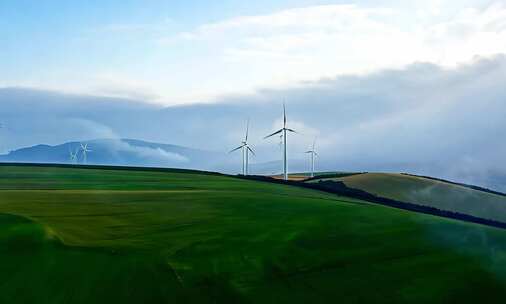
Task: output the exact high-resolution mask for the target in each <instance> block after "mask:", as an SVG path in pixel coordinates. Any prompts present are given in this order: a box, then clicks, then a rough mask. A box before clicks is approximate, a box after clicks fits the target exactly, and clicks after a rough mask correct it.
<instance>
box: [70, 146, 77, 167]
mask: <svg viewBox="0 0 506 304" xmlns="http://www.w3.org/2000/svg"><path fill="white" fill-rule="evenodd" d="M78 153H79V148H77V149H76V152H72V148H71V147H70V146H69V155H70V162H71V163H73V164H75V163H77V155H78Z"/></svg>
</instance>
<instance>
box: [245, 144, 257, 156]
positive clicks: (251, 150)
mask: <svg viewBox="0 0 506 304" xmlns="http://www.w3.org/2000/svg"><path fill="white" fill-rule="evenodd" d="M247 148H248V150H249V151H250V152H251V153H252V154H253V155H254V156H256V154H255V152H253V149H251V148H250V147H249V146H247Z"/></svg>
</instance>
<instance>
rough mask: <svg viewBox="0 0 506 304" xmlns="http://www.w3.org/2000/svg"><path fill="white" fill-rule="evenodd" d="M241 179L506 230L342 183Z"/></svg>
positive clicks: (496, 223) (493, 223) (497, 224)
mask: <svg viewBox="0 0 506 304" xmlns="http://www.w3.org/2000/svg"><path fill="white" fill-rule="evenodd" d="M237 177H238V178H241V179H249V180H255V181H263V182H269V183H275V184H283V185H291V186H296V187H302V188H308V189H313V190H319V191H324V192H328V193H333V194H337V195H340V196H346V197H351V198H356V199H360V200H364V201H368V202H371V203H376V204H380V205H384V206H388V207H393V208H397V209H403V210H408V211H414V212H419V213H424V214H430V215H435V216H440V217H446V218H450V219H455V220H460V221H464V222H470V223H475V224H481V225H486V226H491V227H496V228H502V229H506V223H503V222H499V221H494V220H490V219H484V218H480V217H476V216H472V215H468V214H463V213H459V212H453V211H447V210H441V209H438V208H435V207H429V206H422V205H418V204H413V203H407V202H401V201H397V200H393V199H389V198H385V197H380V196H376V195H374V194H371V193H369V192H366V191H363V190H359V189H354V188H349V187H348V186H346V185H345V184H344V183H343V182H340V181H319V182H318V183H304V182H298V181H285V180H281V179H275V178H272V177H267V176H237Z"/></svg>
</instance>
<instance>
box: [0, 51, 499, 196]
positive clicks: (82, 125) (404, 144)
mask: <svg viewBox="0 0 506 304" xmlns="http://www.w3.org/2000/svg"><path fill="white" fill-rule="evenodd" d="M505 88H506V56H504V55H499V56H495V57H490V58H477V59H476V60H475V61H472V62H470V63H468V64H463V65H459V66H457V67H455V68H453V69H447V68H442V67H439V66H437V65H434V64H428V63H417V64H413V65H410V66H408V67H406V68H403V69H397V70H384V71H379V72H376V73H372V74H368V75H359V76H338V77H335V78H329V79H322V80H320V81H315V82H309V83H301V84H298V85H295V86H293V87H286V88H277V89H260V90H258V91H257V92H255V93H252V94H246V95H241V96H223V97H220V98H218V99H217V100H215V102H214V103H208V104H204V103H200V104H199V103H194V104H189V105H184V106H167V107H165V106H161V105H154V104H150V103H146V102H143V101H142V100H131V99H120V98H109V97H102V96H89V95H75V94H74V95H73V94H63V93H57V92H48V91H40V90H32V89H26V88H3V89H2V88H0V103H1V105H2V107H0V122H2V123H4V124H5V126H6V128H4V129H0V151H3V152H4V153H5V152H7V151H11V150H15V149H19V148H23V147H29V146H33V145H36V144H39V143H47V144H49V145H54V146H57V145H59V144H61V143H64V142H70V141H73V140H75V139H83V140H93V139H96V138H138V139H142V140H145V141H148V142H154V143H156V142H159V143H171V144H174V145H177V146H181V147H197V148H199V149H202V150H205V151H218V153H222V154H223V159H224V161H223V162H221V161H216V160H215V159H214V157H210V159H211V160H210V161H209V162H206V161H201V162H200V161H195V162H193V160H192V159H190V162H185V161H184V158H183V159H178V158H177V156H175V155H171V154H169V155H165V156H163V155H160V153H159V152H157V151H156V149H155V151H154V152H153V151H152V149H151V150H149V151H148V152H146V151H145V152H146V153H154V155H152V157H153V158H154V159H156V161H149V162H147V163H149V164H150V165H151V164H153V165H157V166H158V165H159V164H166V166H172V165H174V166H177V167H191V168H195V167H196V166H197V165H199V166H200V165H201V164H202V167H199V169H204V170H219V171H225V172H233V173H238V171H239V170H238V168H240V153H238V154H231V155H227V154H226V153H227V152H228V151H230V150H231V149H233V148H235V147H237V146H238V145H239V144H240V141H241V140H242V139H243V138H244V132H245V128H246V120H247V119H248V118H250V119H251V125H250V144H251V146H252V147H253V149H254V150H255V152H256V156H255V157H254V158H252V160H251V163H252V168H251V172H252V173H257V174H259V173H264V174H271V173H273V172H274V171H275V172H279V168H280V167H281V166H278V164H279V163H276V162H278V160H279V159H280V151H279V140H278V139H276V138H271V139H268V140H263V137H264V136H266V135H267V134H270V133H272V132H273V131H274V130H277V129H279V127H280V125H281V123H282V101H283V100H285V101H286V105H287V116H288V127H290V128H293V129H295V130H297V131H298V132H299V134H291V136H290V137H289V138H288V157H289V159H290V162H289V165H288V166H289V171H290V172H299V171H302V170H305V169H307V168H308V160H307V158H306V157H305V155H304V154H303V152H304V151H307V149H308V148H309V147H310V145H311V143H312V141H313V140H314V138H315V137H317V150H318V152H319V155H320V158H319V159H318V161H317V170H323V171H359V172H364V171H368V172H373V171H384V172H408V173H414V174H419V175H428V176H436V177H440V178H445V179H449V180H454V181H459V182H464V183H468V184H476V185H480V186H484V187H488V188H493V189H497V190H501V191H505V190H506V186H504V185H505V184H506V183H504V181H505V180H506V161H505V157H504V156H505V155H506V142H504V141H502V140H501V139H502V138H504V136H505V135H506V120H504V117H505V116H506V104H505V103H504V100H506V90H505ZM292 135H293V136H292ZM41 149H42V148H41ZM168 152H172V151H171V150H168ZM61 153H62V155H63V154H67V153H68V151H67V148H63V150H62V152H61ZM125 153H126V152H122V154H125ZM130 153H132V152H130ZM176 153H177V151H176ZM141 155H142V153H141ZM183 156H185V155H184V154H183ZM171 157H172V158H174V157H175V158H174V159H171ZM92 158H93V154H92V153H91V154H90V161H91V160H92ZM132 158H133V159H136V160H135V161H134V163H136V164H137V163H139V162H140V160H139V158H140V159H142V157H140V156H135V157H132ZM105 160H107V159H104V161H105ZM115 161H117V160H115ZM119 162H125V161H124V159H123V160H121V157H119ZM222 163H223V164H222ZM269 163H271V165H269ZM257 164H258V165H257ZM164 166H165V165H164ZM265 167H267V168H265Z"/></svg>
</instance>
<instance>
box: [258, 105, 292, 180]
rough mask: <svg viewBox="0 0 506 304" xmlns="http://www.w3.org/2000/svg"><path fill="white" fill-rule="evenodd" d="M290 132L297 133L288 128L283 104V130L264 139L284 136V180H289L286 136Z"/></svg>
mask: <svg viewBox="0 0 506 304" xmlns="http://www.w3.org/2000/svg"><path fill="white" fill-rule="evenodd" d="M287 131H288V132H292V133H296V132H295V130H292V129H289V128H287V127H286V107H285V103H283V128H282V129H280V130H278V131H276V132H274V133H272V134H270V135H267V136H266V137H264V139H267V138H269V137H272V136H274V135H277V134H280V133H281V134H282V135H283V179H284V180H288V170H287V164H286V162H287V160H286V134H287Z"/></svg>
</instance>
